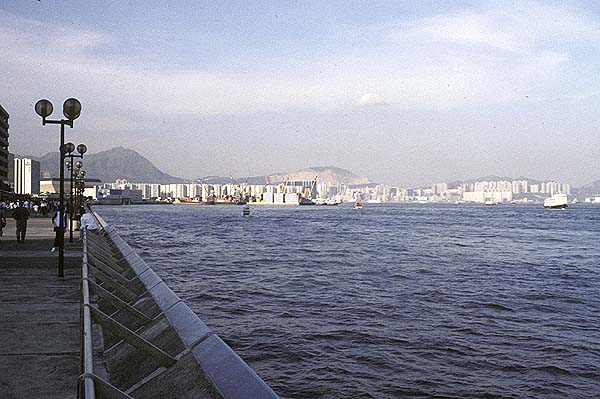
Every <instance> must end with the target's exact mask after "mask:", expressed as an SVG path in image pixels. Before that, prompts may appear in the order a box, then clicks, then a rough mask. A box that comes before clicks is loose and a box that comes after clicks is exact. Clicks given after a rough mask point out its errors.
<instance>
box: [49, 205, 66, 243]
mask: <svg viewBox="0 0 600 399" xmlns="http://www.w3.org/2000/svg"><path fill="white" fill-rule="evenodd" d="M60 217H61V215H60V211H59V210H57V211H56V212H54V216H52V224H53V225H54V232H55V233H56V235H55V236H54V244H52V249H51V250H50V251H51V252H54V251H56V248H57V247H58V246H59V245H60V242H61V239H62V240H64V238H65V237H64V229H65V227H66V226H67V214H66V213H64V212H63V215H62V217H63V229H62V231H61V228H60Z"/></svg>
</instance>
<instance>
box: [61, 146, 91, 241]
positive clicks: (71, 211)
mask: <svg viewBox="0 0 600 399" xmlns="http://www.w3.org/2000/svg"><path fill="white" fill-rule="evenodd" d="M65 148H66V151H67V154H66V155H65V157H67V158H70V161H67V162H65V166H66V167H67V169H68V170H69V171H70V173H71V179H70V180H71V187H70V190H69V205H70V207H69V242H70V243H71V244H72V243H73V214H74V207H73V166H75V167H77V168H81V167H82V166H83V164H82V163H81V161H77V162H75V163H73V158H81V159H83V154H85V153H86V152H87V146H86V145H85V144H79V145H78V146H77V152H78V153H79V155H75V154H73V151H74V150H75V144H73V143H67V144H65Z"/></svg>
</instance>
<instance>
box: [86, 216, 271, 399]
mask: <svg viewBox="0 0 600 399" xmlns="http://www.w3.org/2000/svg"><path fill="white" fill-rule="evenodd" d="M94 216H95V217H96V219H97V221H98V223H99V224H100V226H101V227H102V229H101V230H102V232H101V233H99V234H93V233H91V234H88V239H87V248H88V262H89V265H90V274H91V275H92V277H93V279H94V280H95V282H94V284H93V286H94V289H93V291H94V292H95V293H96V295H97V296H98V310H94V315H95V322H99V323H97V324H101V325H102V330H103V337H104V339H103V340H104V343H103V347H104V348H103V350H104V359H105V362H106V366H107V370H108V377H109V380H110V383H111V384H112V385H113V386H115V387H116V388H118V389H119V390H121V391H123V392H125V393H127V394H128V395H130V396H131V397H133V398H136V399H137V398H140V399H146V398H148V399H151V398H152V399H153V398H167V397H168V398H224V399H242V398H257V399H259V398H277V397H278V396H277V395H276V394H275V393H274V392H273V390H272V389H271V388H270V387H269V386H268V385H267V384H266V383H265V382H264V381H263V380H262V379H261V378H260V377H259V376H258V375H257V374H256V373H255V372H254V371H253V370H252V369H251V368H250V366H248V365H247V364H246V363H245V362H244V361H243V360H242V359H241V358H240V357H239V356H238V355H237V354H236V353H235V352H234V351H233V350H232V349H231V348H230V347H229V346H228V345H227V344H226V343H225V342H223V340H222V339H221V338H220V337H219V336H218V335H217V334H215V333H214V332H213V331H211V330H210V329H209V328H208V327H207V326H206V325H205V324H204V322H202V320H200V318H199V317H198V316H197V315H196V314H195V313H194V312H193V311H192V310H191V309H190V308H189V307H188V306H187V305H186V304H185V303H184V302H183V301H182V300H181V299H180V298H179V297H178V296H177V295H176V294H175V293H174V292H173V291H172V290H171V289H170V288H169V287H168V286H167V284H165V282H164V281H163V280H162V279H161V278H160V277H159V276H158V275H157V274H156V273H155V272H154V271H153V270H152V269H151V268H150V267H148V265H147V264H146V262H144V260H143V259H142V258H140V256H139V255H138V254H137V253H136V251H135V250H133V249H132V248H131V247H130V246H129V245H128V244H127V243H126V242H125V240H123V239H122V238H121V237H120V236H119V234H118V232H117V230H116V229H115V228H114V227H112V226H110V225H109V224H107V223H106V222H105V221H104V220H103V219H102V217H100V216H99V215H98V214H94Z"/></svg>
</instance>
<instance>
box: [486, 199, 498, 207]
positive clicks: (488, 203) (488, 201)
mask: <svg viewBox="0 0 600 399" xmlns="http://www.w3.org/2000/svg"><path fill="white" fill-rule="evenodd" d="M485 205H488V206H492V205H498V203H497V202H496V201H494V200H493V199H490V198H488V199H486V200H485Z"/></svg>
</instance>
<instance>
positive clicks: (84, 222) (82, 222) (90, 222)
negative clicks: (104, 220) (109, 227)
mask: <svg viewBox="0 0 600 399" xmlns="http://www.w3.org/2000/svg"><path fill="white" fill-rule="evenodd" d="M79 213H80V214H81V219H79V234H80V236H79V238H80V239H83V231H84V230H87V231H88V232H91V233H95V232H97V231H98V225H97V224H96V221H95V220H94V217H93V216H92V215H91V214H90V213H89V212H87V211H86V210H85V208H84V207H81V208H80V209H79Z"/></svg>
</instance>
